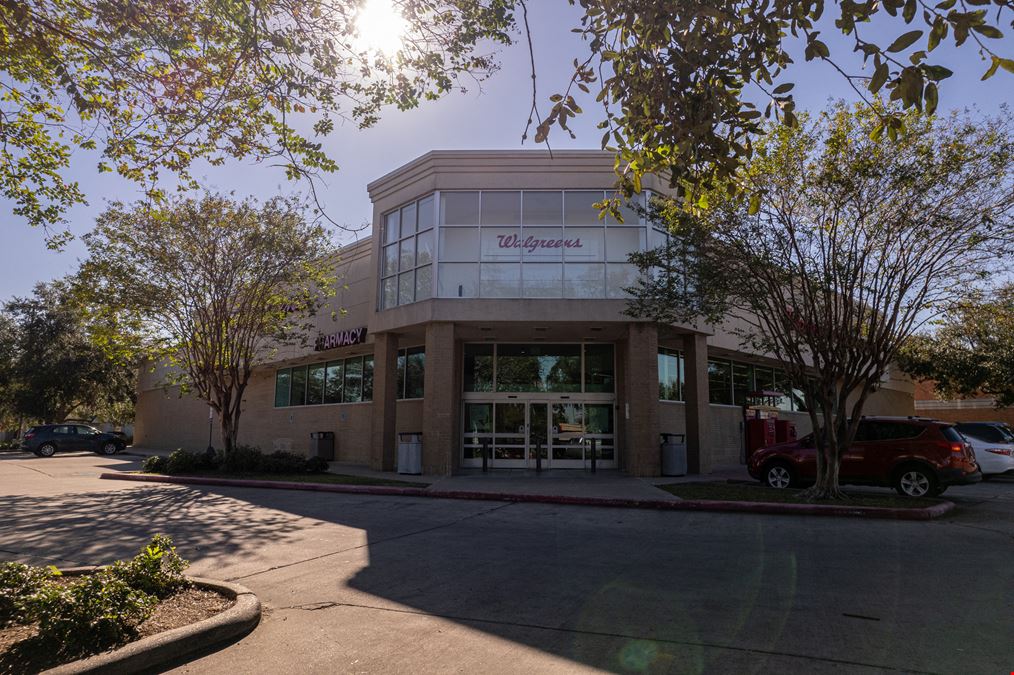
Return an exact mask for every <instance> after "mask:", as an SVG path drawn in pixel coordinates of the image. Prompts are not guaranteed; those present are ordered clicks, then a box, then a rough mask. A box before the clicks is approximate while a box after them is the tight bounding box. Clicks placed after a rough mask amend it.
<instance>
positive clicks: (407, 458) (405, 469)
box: [398, 431, 422, 476]
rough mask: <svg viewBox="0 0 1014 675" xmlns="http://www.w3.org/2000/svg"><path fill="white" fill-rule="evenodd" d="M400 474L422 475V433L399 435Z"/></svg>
mask: <svg viewBox="0 0 1014 675" xmlns="http://www.w3.org/2000/svg"><path fill="white" fill-rule="evenodd" d="M398 473H403V474H409V475H412V476H418V475H419V474H421V473H422V432H421V431H416V432H410V433H403V434H398Z"/></svg>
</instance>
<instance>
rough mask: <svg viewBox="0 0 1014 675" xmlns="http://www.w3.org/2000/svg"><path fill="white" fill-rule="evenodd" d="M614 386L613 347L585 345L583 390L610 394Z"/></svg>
mask: <svg viewBox="0 0 1014 675" xmlns="http://www.w3.org/2000/svg"><path fill="white" fill-rule="evenodd" d="M615 386H616V385H615V374H614V371H613V346H612V345H585V346H584V390H585V391H586V392H599V393H612V392H613V391H614V390H615ZM610 433H611V432H610Z"/></svg>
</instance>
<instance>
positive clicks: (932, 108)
mask: <svg viewBox="0 0 1014 675" xmlns="http://www.w3.org/2000/svg"><path fill="white" fill-rule="evenodd" d="M923 99H924V100H925V101H926V114H927V115H932V114H933V113H935V112H936V110H937V85H936V84H935V83H933V82H930V83H929V84H927V85H926V91H925V92H924V93H923Z"/></svg>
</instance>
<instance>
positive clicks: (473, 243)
mask: <svg viewBox="0 0 1014 675" xmlns="http://www.w3.org/2000/svg"><path fill="white" fill-rule="evenodd" d="M478 259H479V228H477V227H443V228H440V260H441V261H442V262H475V261H476V260H478Z"/></svg>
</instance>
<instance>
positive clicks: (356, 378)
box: [345, 358, 363, 403]
mask: <svg viewBox="0 0 1014 675" xmlns="http://www.w3.org/2000/svg"><path fill="white" fill-rule="evenodd" d="M362 400H363V360H362V358H353V359H345V402H346V403H359V402H360V401H362Z"/></svg>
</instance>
